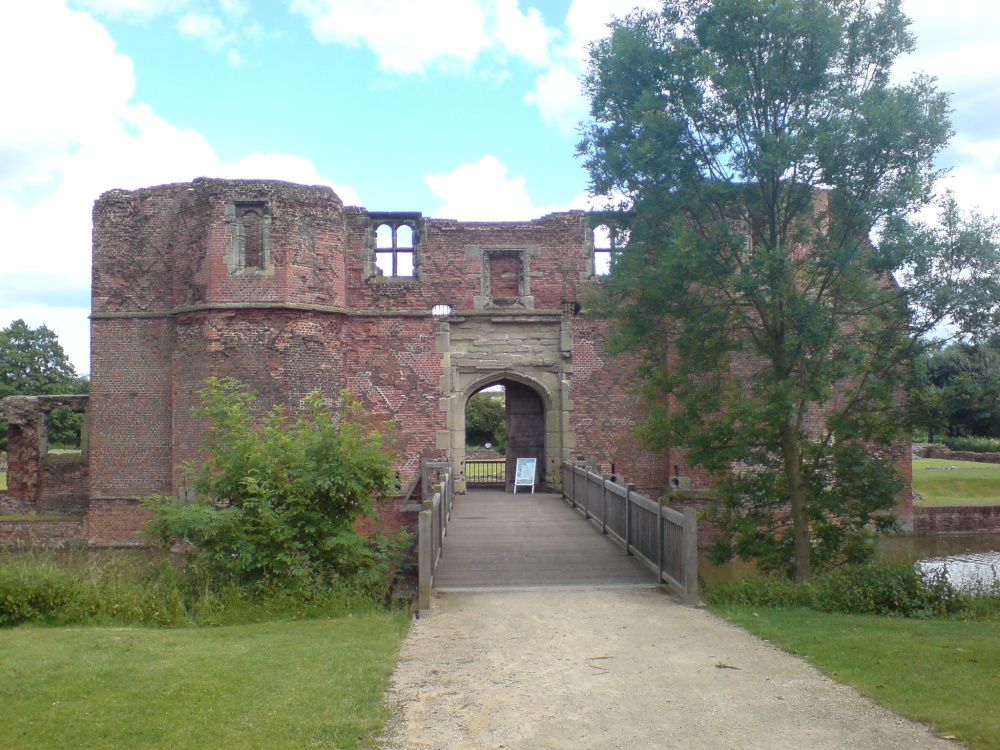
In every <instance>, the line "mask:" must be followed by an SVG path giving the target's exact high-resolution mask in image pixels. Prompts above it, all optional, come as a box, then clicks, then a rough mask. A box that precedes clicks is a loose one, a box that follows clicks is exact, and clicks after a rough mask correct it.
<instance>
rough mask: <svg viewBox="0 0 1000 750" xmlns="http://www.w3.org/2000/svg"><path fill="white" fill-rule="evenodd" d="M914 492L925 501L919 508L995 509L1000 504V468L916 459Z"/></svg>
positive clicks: (968, 463) (965, 462)
mask: <svg viewBox="0 0 1000 750" xmlns="http://www.w3.org/2000/svg"><path fill="white" fill-rule="evenodd" d="M949 467H953V468H949ZM913 489H914V490H915V491H916V492H919V493H920V494H921V496H923V498H924V499H923V500H921V501H917V502H916V504H917V505H994V504H997V503H1000V464H984V463H977V462H975V461H945V460H942V459H937V458H920V459H916V460H914V462H913Z"/></svg>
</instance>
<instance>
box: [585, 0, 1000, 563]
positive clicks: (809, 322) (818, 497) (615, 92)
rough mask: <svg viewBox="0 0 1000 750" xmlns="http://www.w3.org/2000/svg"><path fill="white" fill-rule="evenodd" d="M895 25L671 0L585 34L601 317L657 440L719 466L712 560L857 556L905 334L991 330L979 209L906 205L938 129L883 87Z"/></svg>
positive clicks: (912, 85) (884, 498)
mask: <svg viewBox="0 0 1000 750" xmlns="http://www.w3.org/2000/svg"><path fill="white" fill-rule="evenodd" d="M907 24H908V21H907V19H906V17H905V16H904V15H903V14H902V13H901V11H900V9H899V3H898V1H897V0H883V1H881V2H878V1H876V0H871V1H869V0H666V2H665V4H664V6H663V9H662V11H661V12H659V13H648V12H647V13H635V14H633V15H630V16H628V17H626V18H625V19H623V20H619V21H616V22H614V23H613V24H612V25H611V33H610V35H609V36H608V37H607V38H605V39H603V40H600V41H598V42H596V43H595V44H594V45H593V46H592V48H591V58H590V67H589V72H588V75H587V77H586V79H585V82H584V86H585V90H586V93H587V95H588V96H589V99H590V105H591V116H592V117H591V120H590V121H589V123H587V124H586V125H585V127H584V130H583V140H582V142H581V144H580V147H579V150H580V153H581V155H582V156H584V157H585V158H586V164H587V168H588V171H589V173H590V182H591V190H592V191H593V192H594V193H595V194H598V195H605V196H609V203H610V205H609V206H608V210H609V211H610V212H612V214H613V215H614V219H613V222H616V223H617V227H618V228H619V229H620V230H622V231H625V232H627V235H628V242H627V244H626V245H625V248H624V250H623V251H621V252H620V253H618V254H617V255H616V256H615V257H614V259H613V263H612V273H611V275H610V278H609V279H608V282H607V284H606V286H605V288H604V290H603V292H602V294H601V297H600V299H599V300H598V301H597V302H596V304H595V308H596V309H597V311H598V312H601V313H603V314H606V315H608V316H610V317H611V318H613V320H614V321H615V322H616V332H615V335H614V336H613V338H612V343H611V345H612V347H613V349H614V350H616V351H619V352H628V353H630V354H632V355H634V357H635V358H636V360H637V362H638V363H639V364H638V377H639V379H640V382H641V384H642V386H643V388H644V389H645V392H646V394H647V396H648V399H649V403H650V410H649V418H648V419H647V421H646V423H645V426H644V433H645V436H646V438H647V440H648V441H649V443H650V445H651V446H652V447H654V448H665V447H667V446H686V447H687V449H688V460H689V461H691V462H692V463H695V464H698V465H701V466H703V467H705V468H706V469H707V470H709V471H710V472H711V473H713V474H714V475H716V476H717V477H718V480H719V489H720V493H721V499H720V501H719V504H718V509H717V517H716V522H717V523H718V524H719V525H720V526H721V529H722V531H723V534H722V537H721V541H720V544H719V545H717V547H716V550H715V552H716V557H717V558H726V557H730V556H733V555H738V556H740V557H744V558H755V559H757V561H758V563H759V565H761V566H762V567H764V568H765V569H771V570H784V571H788V572H790V573H793V574H794V575H795V576H796V577H798V578H804V577H807V576H809V575H810V573H811V571H812V570H813V568H814V567H823V566H829V565H834V564H837V563H839V562H842V561H844V560H851V559H858V558H862V557H864V556H865V555H866V554H867V553H868V550H869V546H867V545H866V544H865V543H864V538H865V529H866V528H867V527H869V526H870V525H874V526H876V527H879V528H884V527H886V526H887V525H888V524H889V523H890V522H891V518H890V517H889V516H888V515H887V514H886V511H888V510H889V509H891V508H892V507H893V506H894V505H895V498H896V494H897V493H898V491H899V489H900V488H901V482H900V481H899V478H898V477H897V476H896V475H895V473H894V471H893V470H892V468H891V465H890V462H888V461H887V460H885V458H886V456H887V455H888V451H889V449H890V448H891V446H892V445H893V441H894V440H895V439H896V438H897V437H898V436H899V435H900V429H901V428H902V426H903V423H904V420H903V418H902V417H903V415H902V412H903V409H902V408H901V398H900V396H901V391H902V388H903V384H904V381H905V379H906V377H907V370H908V363H909V362H910V360H911V359H912V357H913V356H914V355H915V353H916V352H917V351H918V350H919V349H920V348H921V346H922V344H921V336H922V335H923V334H925V333H926V332H927V331H928V330H930V329H931V328H932V327H933V326H935V325H936V324H938V323H940V322H941V321H943V320H948V319H952V320H954V321H957V324H958V325H959V326H961V327H962V328H963V330H964V329H973V328H984V327H987V326H989V325H992V324H995V323H996V320H997V315H996V310H997V306H996V300H997V299H998V295H997V290H998V286H997V279H998V274H997V269H998V257H997V252H996V229H995V226H994V225H993V224H992V222H990V221H989V220H986V219H983V218H982V217H979V216H977V215H972V216H971V217H967V216H965V215H963V214H962V213H961V212H960V211H959V210H958V208H957V206H955V203H954V200H953V199H952V198H951V197H950V196H946V197H945V198H944V200H943V201H942V219H941V222H940V224H939V225H936V226H928V225H923V224H920V223H918V222H915V221H914V220H913V219H912V216H913V215H914V212H915V211H917V210H918V209H921V208H923V207H925V206H926V205H927V204H928V203H929V202H930V201H931V200H932V197H933V188H934V186H935V181H936V179H937V177H938V176H939V173H938V171H937V170H936V169H935V167H934V159H935V157H936V156H937V155H938V154H939V153H940V151H941V149H942V148H943V147H944V145H945V144H946V143H947V140H948V138H949V136H950V134H951V128H950V124H949V122H948V117H947V114H948V97H947V96H946V95H945V94H943V93H940V92H938V91H937V90H936V89H935V87H934V84H933V81H932V80H930V79H928V78H926V77H921V76H917V77H915V78H913V79H912V80H910V81H909V82H906V83H901V84H895V83H893V82H892V81H891V79H890V69H891V66H892V64H893V61H894V60H895V59H896V58H897V57H898V56H899V55H900V54H902V53H904V52H906V51H909V50H910V49H912V47H913V39H912V37H911V35H910V34H909V33H908V31H907ZM870 238H877V239H878V242H873V241H872V240H871V239H870ZM970 268H972V269H975V273H974V274H969V273H968V272H967V271H966V269H970Z"/></svg>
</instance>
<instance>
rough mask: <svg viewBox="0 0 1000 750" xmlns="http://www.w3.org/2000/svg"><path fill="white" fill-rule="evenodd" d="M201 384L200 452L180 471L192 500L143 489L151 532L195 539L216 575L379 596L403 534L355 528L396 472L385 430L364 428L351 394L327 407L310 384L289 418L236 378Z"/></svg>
mask: <svg viewBox="0 0 1000 750" xmlns="http://www.w3.org/2000/svg"><path fill="white" fill-rule="evenodd" d="M199 395H200V400H201V406H200V407H199V408H197V409H195V410H194V415H195V416H197V417H201V418H204V419H205V420H207V423H208V430H207V440H206V454H207V456H208V458H207V460H206V462H205V463H204V464H203V465H202V466H200V467H196V468H189V470H188V475H189V478H190V479H191V481H192V483H193V485H194V487H195V489H196V490H197V492H198V493H199V500H198V501H196V502H194V503H188V504H185V503H180V502H177V501H175V500H174V499H173V498H165V497H154V498H149V499H148V500H147V501H146V507H148V508H150V509H152V511H153V517H152V519H151V520H150V522H149V524H148V526H147V532H148V535H149V537H150V539H151V541H152V542H153V543H154V544H155V545H157V546H159V547H161V548H169V547H170V546H171V545H173V544H174V543H175V542H177V541H184V542H188V543H190V544H192V545H193V546H194V548H195V549H194V551H193V552H192V553H190V554H189V555H188V557H189V559H190V561H191V562H192V564H194V565H196V566H198V567H199V568H200V569H201V570H202V571H203V572H204V573H205V574H206V575H208V576H209V577H210V578H211V579H212V581H213V585H218V584H223V583H224V584H233V585H236V586H250V587H255V588H259V589H260V590H261V591H264V592H269V591H274V590H276V589H278V588H282V587H284V588H288V589H289V590H295V591H298V592H299V593H300V595H301V596H303V597H305V598H306V599H308V598H309V597H312V596H315V595H317V592H320V591H322V590H323V589H324V588H325V587H328V586H333V587H335V588H337V587H347V588H357V589H358V590H364V591H366V592H368V593H369V594H370V595H371V596H374V597H384V596H386V595H387V594H388V590H389V586H390V585H391V582H392V576H393V573H394V571H395V569H396V567H397V563H398V560H399V559H400V558H401V556H402V553H403V551H404V550H405V549H406V547H407V546H408V540H407V537H406V535H405V534H403V533H397V534H385V533H382V532H380V531H378V530H376V533H373V534H370V535H362V534H360V533H359V532H358V531H357V529H356V526H357V521H358V519H359V518H360V517H362V516H365V515H368V516H373V515H374V511H375V507H376V505H375V502H376V499H378V498H383V497H385V496H387V495H388V494H389V493H390V492H391V491H392V490H393V488H394V487H395V474H394V473H393V471H392V466H391V458H392V456H391V453H390V452H389V450H388V449H387V445H386V439H385V438H384V436H383V435H382V434H381V433H380V432H378V431H375V430H370V429H366V427H365V426H364V424H363V414H362V412H361V408H360V405H359V404H357V402H355V401H353V400H352V399H351V397H350V394H348V393H346V392H344V393H343V394H341V405H340V407H339V408H337V409H333V408H330V407H328V406H326V405H324V403H323V401H322V399H321V397H320V395H319V394H318V393H312V394H310V395H309V396H307V397H306V398H305V399H304V400H303V404H304V413H303V414H302V415H301V416H299V417H298V418H294V419H293V418H291V417H290V416H289V415H287V414H286V413H285V411H284V410H283V409H282V408H281V407H275V408H274V409H272V410H271V411H270V412H269V413H267V414H266V415H264V416H263V417H261V418H258V417H257V415H255V414H254V413H253V411H252V406H253V404H254V403H255V400H256V399H255V396H254V394H253V393H252V392H250V391H249V390H248V389H247V388H246V387H245V386H244V385H242V384H241V383H239V382H238V381H235V380H233V379H223V380H219V379H214V378H213V379H209V380H208V381H207V382H206V387H205V389H204V390H202V391H201V393H200V394H199Z"/></svg>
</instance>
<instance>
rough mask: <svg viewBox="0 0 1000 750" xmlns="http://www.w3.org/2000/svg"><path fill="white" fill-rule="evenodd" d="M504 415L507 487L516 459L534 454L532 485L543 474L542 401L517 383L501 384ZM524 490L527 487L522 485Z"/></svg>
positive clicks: (511, 486)
mask: <svg viewBox="0 0 1000 750" xmlns="http://www.w3.org/2000/svg"><path fill="white" fill-rule="evenodd" d="M504 385H505V389H504V390H505V393H504V396H505V399H504V400H505V403H506V419H507V467H506V468H507V478H506V480H507V481H506V487H507V491H508V492H511V491H512V490H513V489H514V472H515V469H516V468H517V459H519V458H535V459H537V460H536V462H535V488H536V489H540V488H541V487H542V481H543V479H544V478H545V405H544V404H543V403H542V399H541V397H540V396H539V395H538V394H537V393H535V391H534V390H532V389H531V388H529V387H528V386H526V385H522V384H521V383H514V382H511V381H509V380H508V381H507V382H506V383H505V384H504ZM524 489H525V490H526V491H527V490H528V488H527V487H525V488H524Z"/></svg>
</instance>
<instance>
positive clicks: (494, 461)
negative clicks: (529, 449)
mask: <svg viewBox="0 0 1000 750" xmlns="http://www.w3.org/2000/svg"><path fill="white" fill-rule="evenodd" d="M506 480H507V460H506V459H503V458H469V459H466V461H465V483H466V484H468V485H483V484H504V483H505V482H506Z"/></svg>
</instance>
